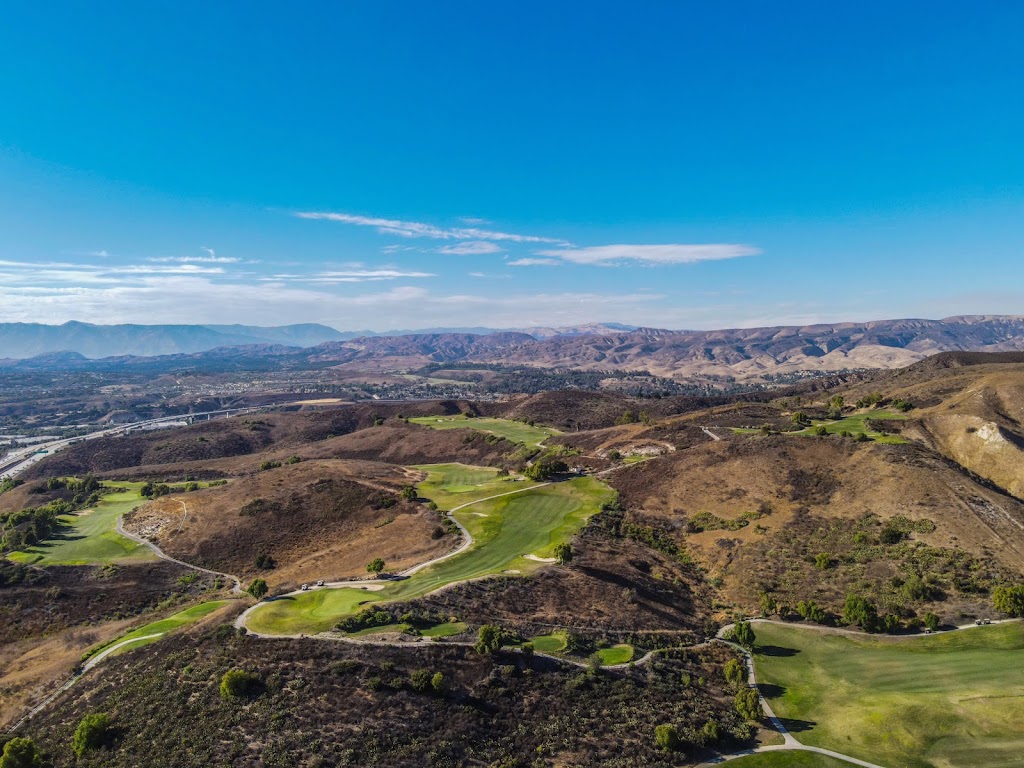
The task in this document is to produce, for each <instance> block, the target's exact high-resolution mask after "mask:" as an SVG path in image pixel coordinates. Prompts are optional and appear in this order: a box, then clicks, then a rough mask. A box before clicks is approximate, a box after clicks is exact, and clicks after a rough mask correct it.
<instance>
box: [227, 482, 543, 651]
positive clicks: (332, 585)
mask: <svg viewBox="0 0 1024 768" xmlns="http://www.w3.org/2000/svg"><path fill="white" fill-rule="evenodd" d="M545 485H551V483H537V484H536V485H530V486H527V487H526V488H516V489H515V490H514V491H506V492H505V493H496V494H494V495H493V496H487V497H485V498H483V499H474V500H473V501H467V502H466V503H465V504H459V505H458V506H457V507H452V508H451V509H450V510H448V511H447V512H446V513H445V514H446V515H447V516H448V519H449V520H451V521H452V522H453V523H455V525H457V526H458V528H459V530H460V531H462V536H463V541H462V543H461V544H460V545H459V546H457V547H456V548H455V549H453V550H452V551H451V552H446V553H445V554H443V555H440V556H438V557H435V558H432V559H430V560H426V561H424V562H422V563H419V564H418V565H414V566H412V567H411V568H406V569H405V570H404V571H402V572H400V573H399V574H398V576H400V577H402V578H403V579H404V578H408V577H409V576H412V575H413V574H414V573H418V572H419V571H422V570H423V569H424V568H429V567H430V566H432V565H436V564H437V563H440V562H441V561H442V560H447V559H448V558H450V557H455V556H456V555H458V554H461V553H463V552H465V551H466V550H467V549H469V548H470V547H471V546H473V535H472V534H471V533H470V532H469V530H468V529H467V528H466V526H464V525H463V524H462V523H460V522H459V521H458V520H456V519H455V517H454V513H455V512H458V511H459V510H460V509H465V508H466V507H471V506H473V505H474V504H481V503H483V502H485V501H491V500H492V499H500V498H501V497H502V496H511V495H513V494H516V493H524V492H526V491H532V490H535V489H537V488H543V487H544V486H545ZM386 583H387V580H379V579H357V580H352V581H332V582H329V583H327V584H324V585H323V586H322V587H313V589H314V590H316V589H343V588H350V589H365V590H368V591H378V590H381V589H383V588H384V586H385V584H386ZM458 583H459V582H451V583H449V584H445V585H444V586H443V587H439V589H441V588H446V587H450V586H451V585H452V584H458ZM303 591H306V592H308V591H310V590H308V589H307V590H301V589H296V590H293V591H291V592H287V593H285V594H283V595H277V596H275V597H272V598H269V599H267V600H264V601H262V602H259V603H256V604H255V605H251V606H249V607H248V608H246V609H245V610H244V611H242V613H240V614H239V615H238V618H237V619H235V628H236V629H245V630H246V631H248V632H249V633H250V634H251V635H253V636H254V637H265V638H282V639H288V638H291V639H296V638H300V637H306V635H301V634H299V635H267V634H262V633H259V632H253V631H251V630H249V629H248V627H246V623H247V622H248V620H249V616H250V615H251V614H252V613H253V611H255V610H256V609H257V608H259V607H260V606H261V605H263V604H264V603H272V602H274V601H275V600H281V599H283V598H289V597H295V596H296V595H301V594H302V593H303ZM330 637H334V635H331V636H330ZM337 639H351V638H337ZM363 642H365V641H363ZM387 644H388V645H390V644H391V643H387Z"/></svg>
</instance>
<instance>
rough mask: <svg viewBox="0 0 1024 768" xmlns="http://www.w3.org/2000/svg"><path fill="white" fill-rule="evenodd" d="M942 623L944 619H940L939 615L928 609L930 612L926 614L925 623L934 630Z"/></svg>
mask: <svg viewBox="0 0 1024 768" xmlns="http://www.w3.org/2000/svg"><path fill="white" fill-rule="evenodd" d="M941 623H942V619H940V618H939V617H938V615H936V614H934V613H932V612H931V611H928V613H926V614H925V615H924V625H925V626H926V627H928V629H930V630H932V631H933V632H934V631H935V630H936V629H938V628H939V624H941Z"/></svg>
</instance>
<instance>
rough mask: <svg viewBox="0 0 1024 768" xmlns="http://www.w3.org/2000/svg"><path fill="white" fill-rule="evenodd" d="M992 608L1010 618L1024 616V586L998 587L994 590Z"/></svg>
mask: <svg viewBox="0 0 1024 768" xmlns="http://www.w3.org/2000/svg"><path fill="white" fill-rule="evenodd" d="M992 606H993V607H994V608H995V609H996V610H997V611H1000V612H1002V613H1006V614H1009V615H1010V616H1024V585H1017V586H1014V587H996V588H995V589H993V590H992Z"/></svg>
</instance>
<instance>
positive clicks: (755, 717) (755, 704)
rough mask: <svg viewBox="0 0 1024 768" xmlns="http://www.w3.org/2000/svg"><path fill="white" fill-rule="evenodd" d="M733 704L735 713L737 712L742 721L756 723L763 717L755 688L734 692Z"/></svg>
mask: <svg viewBox="0 0 1024 768" xmlns="http://www.w3.org/2000/svg"><path fill="white" fill-rule="evenodd" d="M734 704H735V706H736V711H737V712H739V714H740V717H742V718H743V719H744V720H750V721H752V722H758V721H759V720H760V719H761V716H762V715H763V712H762V711H761V701H760V699H759V698H758V695H757V689H756V688H741V689H740V690H738V691H736V698H735V700H734Z"/></svg>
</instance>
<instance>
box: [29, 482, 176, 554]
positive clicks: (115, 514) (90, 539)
mask: <svg viewBox="0 0 1024 768" xmlns="http://www.w3.org/2000/svg"><path fill="white" fill-rule="evenodd" d="M103 485H105V486H107V487H113V488H123V489H124V490H123V491H120V492H118V493H109V494H107V495H105V496H103V497H102V498H101V499H100V501H99V503H98V504H97V505H96V507H95V508H94V509H87V510H84V511H82V512H79V513H77V514H72V515H61V517H60V519H61V520H62V521H63V522H64V523H65V527H64V528H63V529H62V530H61V531H60V532H58V533H57V535H56V536H55V537H54V538H53V539H50V540H48V541H45V542H42V543H41V544H36V545H35V546H33V547H30V548H29V549H27V550H25V551H23V552H14V553H12V554H11V555H9V557H10V559H11V560H15V561H17V562H20V563H30V564H35V565H105V564H107V563H117V562H123V561H125V560H150V559H155V558H156V555H154V554H153V553H152V552H151V551H150V550H149V549H148V548H147V547H144V546H142V545H141V544H137V543H135V542H134V541H132V540H131V539H129V538H126V537H124V536H122V535H121V534H119V533H118V532H117V519H118V518H119V517H120V516H121V515H123V514H124V513H125V512H130V511H131V510H132V509H133V508H135V507H136V506H138V505H139V504H142V503H144V502H145V501H147V499H144V498H143V497H142V496H141V495H140V494H139V489H140V488H142V486H143V483H122V482H104V483H103Z"/></svg>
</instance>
